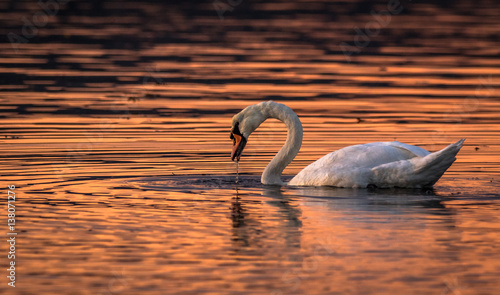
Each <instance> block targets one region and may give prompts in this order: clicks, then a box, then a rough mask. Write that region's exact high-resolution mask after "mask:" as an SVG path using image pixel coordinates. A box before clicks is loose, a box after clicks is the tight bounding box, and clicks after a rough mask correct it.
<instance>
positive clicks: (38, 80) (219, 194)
mask: <svg viewBox="0 0 500 295" xmlns="http://www.w3.org/2000/svg"><path fill="white" fill-rule="evenodd" d="M471 2H472V1H471ZM233 3H236V2H233ZM380 3H381V4H380V5H375V6H373V7H372V8H373V9H375V10H376V11H379V10H383V9H384V7H385V6H384V5H385V3H384V2H380ZM8 4H9V1H0V5H1V6H2V8H6V7H7V6H8ZM188 4H189V5H188ZM188 4H177V5H170V6H169V5H165V4H163V5H162V4H160V3H156V4H154V3H139V2H133V1H123V3H121V4H119V3H118V2H113V1H109V2H105V3H104V4H103V7H104V9H105V11H106V13H104V14H103V15H102V16H94V17H87V16H85V13H86V12H85V11H87V10H88V9H90V8H89V7H87V6H89V5H90V4H88V5H86V4H82V3H76V4H75V5H76V8H78V9H81V11H83V12H82V13H80V15H79V14H78V13H76V12H74V11H73V12H72V11H66V12H60V14H58V16H55V17H54V18H52V20H53V23H51V24H49V25H47V26H46V27H44V28H42V29H40V31H39V34H38V35H37V37H36V39H33V40H31V39H30V42H27V43H26V44H20V45H19V47H20V51H19V52H15V51H13V50H12V48H11V46H10V44H9V43H2V44H0V46H2V51H1V54H0V75H1V77H2V79H3V81H4V83H3V84H1V85H0V91H1V92H0V93H1V96H0V126H1V128H2V133H1V136H0V143H1V144H0V154H1V157H0V164H1V167H2V172H1V175H2V178H1V179H2V186H3V187H4V190H3V192H4V196H6V194H7V186H8V185H12V184H14V185H15V186H16V187H17V188H16V196H17V199H16V222H17V227H16V229H17V232H18V236H17V243H16V251H17V253H18V255H17V256H16V266H17V268H16V272H17V282H16V289H13V288H11V287H9V286H7V280H6V278H5V276H6V273H7V271H6V270H5V271H4V275H3V276H2V278H3V279H2V280H1V285H0V292H2V293H7V292H10V293H16V292H17V293H18V294H80V293H81V294H496V291H497V290H498V289H499V288H500V283H499V282H498V277H499V276H500V254H499V253H500V249H499V248H498V245H500V220H499V210H500V193H499V188H500V169H499V166H500V165H499V164H500V136H499V135H500V127H499V126H500V92H499V87H500V86H499V85H500V68H499V65H500V58H498V54H499V53H500V52H499V51H500V49H499V48H500V44H499V40H500V39H499V38H497V37H495V36H498V33H497V32H498V26H499V24H500V23H499V21H498V17H497V16H498V14H499V12H500V10H499V9H498V5H496V6H495V4H494V2H487V1H486V2H485V3H483V5H484V7H478V6H474V5H472V4H468V2H467V1H465V2H459V4H456V5H455V6H453V7H451V8H449V7H448V8H447V7H441V6H435V5H433V4H425V3H414V4H412V5H411V6H408V7H406V9H407V13H402V14H401V15H393V16H392V18H391V22H390V24H389V25H388V26H387V27H386V28H384V29H383V30H382V31H381V33H380V35H378V36H376V37H374V38H373V41H372V42H371V43H370V45H368V46H367V47H366V48H363V50H362V52H361V53H360V54H354V55H352V56H351V58H352V60H351V62H348V61H347V60H346V59H345V57H344V56H343V54H342V52H341V51H340V50H339V49H338V48H339V47H338V44H339V43H340V42H343V41H346V42H351V43H352V40H353V37H354V36H355V34H356V33H355V32H354V29H353V27H354V26H359V27H361V26H364V24H365V23H367V22H369V21H371V18H370V17H371V16H370V14H369V9H368V12H366V13H361V12H358V13H351V9H353V7H354V6H353V4H351V3H349V5H344V4H345V3H343V2H336V1H317V2H314V3H301V2H289V1H282V2H269V3H268V2H262V3H260V2H255V3H250V2H245V1H243V2H242V3H241V4H239V5H238V6H237V7H235V8H234V9H233V11H229V12H227V13H226V14H225V18H224V20H220V19H219V17H218V16H217V14H216V12H215V11H214V10H213V9H214V8H213V6H212V5H211V3H208V4H206V5H204V4H203V5H202V4H199V5H195V4H193V3H191V4H190V3H188ZM16 5H18V6H17V7H14V8H13V10H12V11H10V12H5V11H4V12H2V13H1V14H0V20H4V21H5V22H6V23H8V24H9V25H8V26H5V27H3V28H1V31H2V34H4V35H5V34H7V33H8V32H10V31H14V32H17V33H18V34H20V28H21V27H22V17H23V16H28V17H30V16H32V15H33V14H34V13H36V11H37V9H38V8H37V7H36V3H35V4H34V6H33V5H32V4H29V3H28V4H23V5H21V4H16ZM488 5H490V6H488ZM78 9H77V10H75V11H78ZM86 9H87V10H86ZM248 11H253V12H254V13H256V15H254V16H252V15H251V14H249V15H247V14H245V13H246V12H248ZM335 13H336V14H335ZM334 14H335V15H336V17H333V16H332V15H334ZM63 16H64V17H63ZM495 34H496V35H495ZM268 99H273V100H275V101H279V102H281V103H285V104H287V105H288V106H290V107H291V108H293V109H294V110H295V111H296V113H297V114H298V115H299V116H300V118H301V120H302V123H303V126H304V142H303V145H302V149H301V151H300V153H299V155H298V156H297V158H296V160H295V161H294V162H293V163H292V164H291V165H290V166H289V167H288V168H287V169H286V170H285V174H286V178H289V177H290V176H291V175H294V174H295V173H297V172H298V171H300V169H302V168H303V167H305V166H306V165H307V164H309V163H311V162H312V161H314V160H316V159H318V158H319V157H321V156H322V155H324V154H326V153H328V152H331V151H333V150H336V149H339V148H342V147H345V146H348V145H352V144H358V143H366V142H373V141H392V140H398V141H401V142H405V143H409V144H414V145H418V146H421V147H423V148H426V149H428V150H430V151H435V150H438V149H441V148H443V147H445V146H446V145H447V144H449V143H452V142H456V141H457V140H459V139H460V138H467V140H466V142H465V145H464V147H463V148H462V150H461V151H460V153H459V154H458V157H457V161H456V162H455V163H454V164H453V166H452V167H451V168H450V169H449V170H448V171H447V172H446V174H445V175H444V176H443V178H442V179H441V180H440V181H439V182H438V183H437V184H436V186H435V188H434V190H425V191H413V190H410V191H408V190H352V189H333V188H301V189H297V188H281V189H276V188H270V187H263V186H262V185H260V183H259V178H260V177H259V176H260V173H261V172H262V170H263V168H264V167H265V165H266V164H267V162H268V161H269V160H270V159H271V158H272V156H273V155H274V153H276V151H277V150H278V149H279V148H280V146H281V145H282V144H283V142H284V140H285V137H286V129H285V127H284V126H283V125H282V124H281V123H280V122H278V121H277V120H269V121H267V122H265V123H264V124H263V125H262V126H261V127H260V128H259V129H258V130H257V132H256V133H254V134H253V135H252V136H251V137H250V139H249V142H248V144H247V147H246V149H245V151H244V154H243V156H242V158H241V162H240V166H239V173H240V176H239V183H238V184H235V180H236V165H235V163H233V162H231V161H230V152H231V144H232V142H231V140H230V139H229V129H230V127H231V126H230V124H231V123H230V122H231V117H232V116H233V115H234V114H235V113H237V112H238V111H240V110H241V109H243V108H244V107H246V106H247V105H249V104H252V103H256V102H259V101H262V100H268ZM4 200H5V204H6V197H5V198H4ZM5 208H6V205H5ZM5 214H7V213H5ZM3 231H4V232H7V225H6V223H5V224H4V227H3ZM0 251H2V252H1V253H0V254H1V255H2V257H4V258H2V266H6V265H7V263H9V261H8V260H7V259H6V256H7V252H8V250H7V246H6V244H4V243H2V246H1V249H0ZM2 253H3V254H2ZM4 254H5V255H4Z"/></svg>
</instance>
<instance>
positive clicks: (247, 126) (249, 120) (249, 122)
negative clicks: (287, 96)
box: [230, 102, 268, 162]
mask: <svg viewBox="0 0 500 295" xmlns="http://www.w3.org/2000/svg"><path fill="white" fill-rule="evenodd" d="M267 104H268V102H262V103H259V104H254V105H251V106H248V107H246V108H245V109H244V110H243V111H241V112H239V113H238V114H236V115H235V116H234V117H233V123H232V127H231V136H230V138H231V139H232V140H233V151H232V153H231V160H232V161H234V160H236V161H237V162H238V161H239V160H240V157H241V153H242V152H243V149H244V148H245V145H246V144H247V140H248V137H249V136H250V134H252V132H254V131H255V129H257V127H259V125H260V124H261V123H262V122H264V121H265V120H266V119H267V118H268V116H267V115H266V112H265V108H266V106H267Z"/></svg>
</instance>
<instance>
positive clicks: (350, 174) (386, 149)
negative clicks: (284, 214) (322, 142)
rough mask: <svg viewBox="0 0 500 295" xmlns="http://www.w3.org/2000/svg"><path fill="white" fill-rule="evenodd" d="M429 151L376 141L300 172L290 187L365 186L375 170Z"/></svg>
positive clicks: (335, 154) (337, 153)
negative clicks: (377, 167) (374, 168)
mask: <svg viewBox="0 0 500 295" xmlns="http://www.w3.org/2000/svg"><path fill="white" fill-rule="evenodd" d="M428 154H430V153H429V152H428V151H426V150H424V149H422V148H419V147H416V146H412V145H408V144H404V143H401V142H397V141H394V142H373V143H367V144H359V145H353V146H348V147H345V148H343V149H340V150H337V151H335V152H332V153H329V154H327V155H325V156H324V157H322V158H321V159H319V160H317V161H316V162H314V163H311V164H310V165H309V166H307V167H306V168H304V169H303V170H302V171H300V172H299V173H298V174H297V175H296V176H295V177H294V178H293V179H292V180H291V181H290V183H289V184H291V185H313V186H314V185H331V186H343V187H352V186H366V185H368V182H369V181H370V178H371V173H372V172H371V169H372V168H373V167H376V166H379V165H383V164H387V163H391V162H396V161H401V160H408V159H412V158H415V157H424V156H426V155H428Z"/></svg>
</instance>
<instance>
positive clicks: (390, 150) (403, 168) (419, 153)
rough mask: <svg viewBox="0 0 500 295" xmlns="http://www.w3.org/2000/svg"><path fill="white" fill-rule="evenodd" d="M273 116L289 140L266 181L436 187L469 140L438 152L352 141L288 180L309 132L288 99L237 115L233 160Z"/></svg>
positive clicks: (268, 170)
mask: <svg viewBox="0 0 500 295" xmlns="http://www.w3.org/2000/svg"><path fill="white" fill-rule="evenodd" d="M268 118H276V119H278V120H280V121H282V122H283V123H285V125H286V126H287V128H288V134H287V139H286V142H285V144H284V145H283V147H282V148H281V149H280V151H279V152H278V153H277V154H276V155H275V156H274V158H273V159H272V160H271V161H270V162H269V164H268V165H267V167H266V168H265V169H264V172H263V173H262V177H261V182H262V184H265V185H292V186H335V187H352V188H356V187H360V188H361V187H372V186H376V187H384V188H387V187H403V188H423V187H431V186H432V185H434V184H435V183H436V182H437V181H438V179H439V178H440V177H441V176H442V175H443V173H444V172H445V171H446V170H447V169H448V168H449V167H450V166H451V164H452V163H453V162H454V161H455V159H456V158H455V156H456V154H457V153H458V151H459V150H460V148H461V147H462V144H463V142H464V140H465V139H461V140H459V141H458V142H456V143H453V144H450V145H449V146H448V147H446V148H444V149H442V150H440V151H437V152H434V153H430V152H428V151H427V150H425V149H423V148H420V147H417V146H413V145H409V144H404V143H401V142H398V141H392V142H372V143H367V144H358V145H353V146H348V147H345V148H342V149H340V150H337V151H334V152H331V153H329V154H327V155H325V156H323V157H322V158H320V159H319V160H317V161H316V162H314V163H312V164H310V165H309V166H307V167H306V168H304V169H303V170H302V171H300V172H299V173H298V174H297V175H296V176H295V177H293V178H292V179H291V180H290V181H289V182H288V184H285V183H284V182H283V181H282V180H281V174H282V173H283V170H284V169H285V168H286V166H288V164H290V163H291V162H292V160H293V159H294V158H295V156H296V155H297V153H298V152H299V150H300V146H301V145H302V133H303V132H302V124H301V122H300V120H299V117H298V116H297V115H296V114H295V112H294V111H293V110H292V109H291V108H289V107H287V106H286V105H284V104H281V103H277V102H274V101H265V102H261V103H258V104H254V105H250V106H248V107H246V108H245V109H244V110H242V111H241V112H239V113H238V114H236V115H235V116H234V117H233V119H232V127H231V135H230V138H231V139H232V140H233V149H232V152H231V160H232V161H236V162H238V161H240V157H241V154H242V152H243V149H244V148H245V145H246V144H247V141H248V138H249V136H250V134H252V132H253V131H255V129H257V127H259V125H260V124H261V123H262V122H264V121H265V120H266V119H268Z"/></svg>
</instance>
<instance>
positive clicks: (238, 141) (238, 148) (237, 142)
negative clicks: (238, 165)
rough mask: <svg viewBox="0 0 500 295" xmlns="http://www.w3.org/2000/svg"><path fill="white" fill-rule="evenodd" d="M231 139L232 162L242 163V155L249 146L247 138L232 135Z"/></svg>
mask: <svg viewBox="0 0 500 295" xmlns="http://www.w3.org/2000/svg"><path fill="white" fill-rule="evenodd" d="M230 138H231V139H232V140H233V151H232V152H231V161H234V160H235V159H236V162H239V161H240V157H241V153H242V152H243V149H244V148H245V145H246V144H247V140H246V139H245V137H243V136H241V135H238V134H235V133H232V132H231V136H230Z"/></svg>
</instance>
